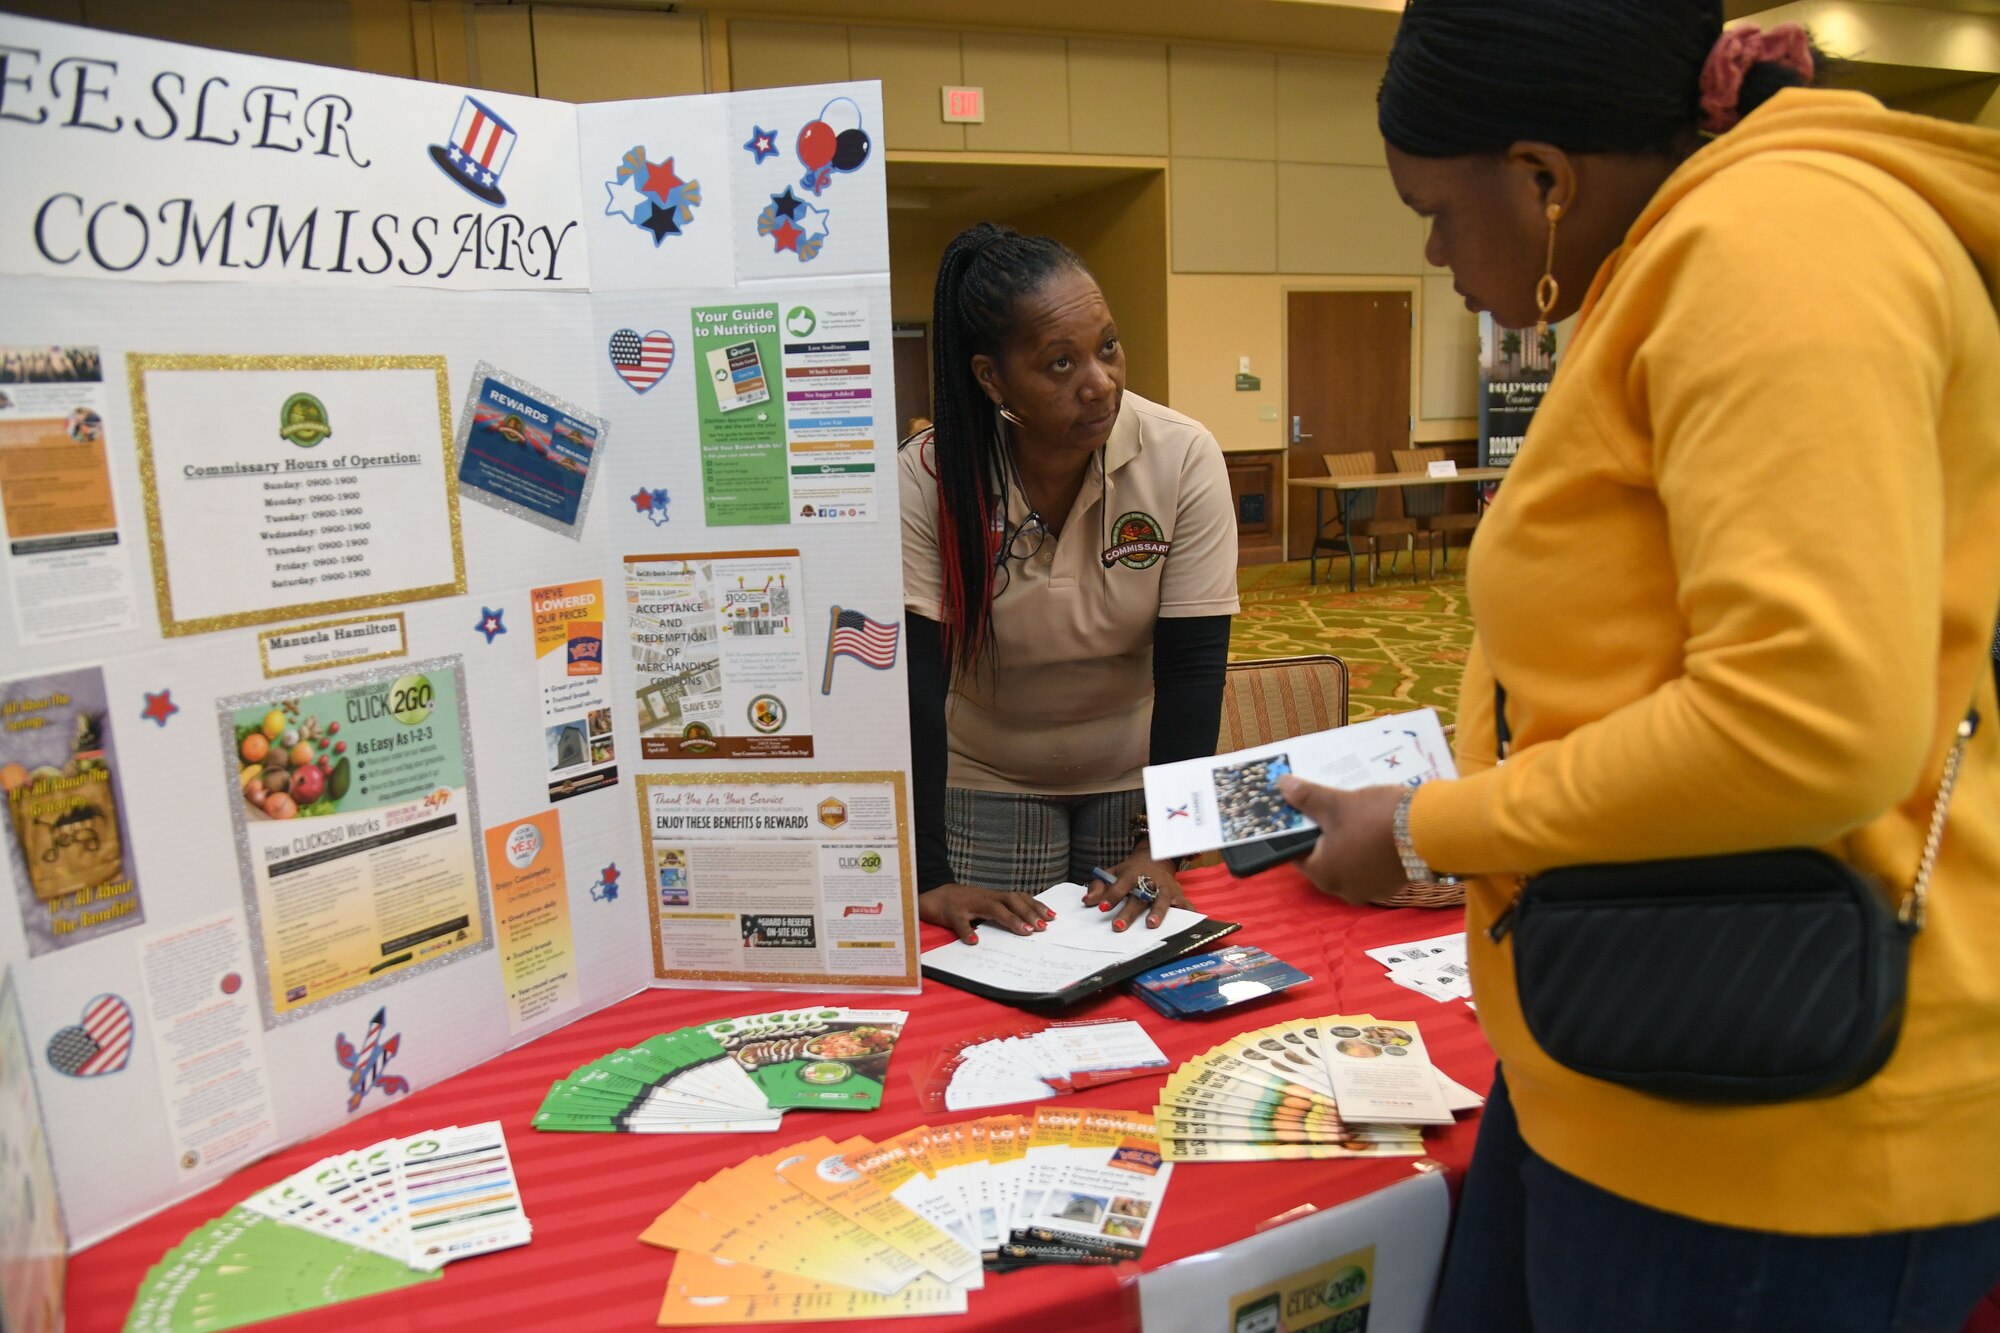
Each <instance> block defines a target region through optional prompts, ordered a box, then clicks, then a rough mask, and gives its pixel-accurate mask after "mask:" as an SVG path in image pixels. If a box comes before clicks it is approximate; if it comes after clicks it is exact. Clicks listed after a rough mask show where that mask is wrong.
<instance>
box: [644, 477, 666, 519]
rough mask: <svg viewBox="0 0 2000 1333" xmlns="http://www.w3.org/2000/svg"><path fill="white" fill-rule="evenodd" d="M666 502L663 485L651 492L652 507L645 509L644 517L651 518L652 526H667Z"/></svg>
mask: <svg viewBox="0 0 2000 1333" xmlns="http://www.w3.org/2000/svg"><path fill="white" fill-rule="evenodd" d="M667 503H668V497H667V492H666V488H665V487H661V488H660V489H659V490H657V491H654V492H653V507H652V508H651V509H649V510H647V511H646V517H647V518H650V519H652V520H653V526H654V527H656V528H664V527H665V526H667Z"/></svg>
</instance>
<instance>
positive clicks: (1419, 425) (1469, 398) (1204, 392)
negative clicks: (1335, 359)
mask: <svg viewBox="0 0 2000 1333" xmlns="http://www.w3.org/2000/svg"><path fill="white" fill-rule="evenodd" d="M1356 290H1361V291H1406V292H1409V293H1410V294H1411V310H1412V312H1413V313H1414V315H1415V319H1416V326H1415V328H1414V329H1413V330H1412V336H1413V337H1414V339H1415V346H1416V347H1417V348H1418V349H1419V350H1420V351H1421V352H1422V356H1421V357H1415V356H1413V357H1412V358H1411V365H1410V370H1411V382H1410V402H1411V404H1412V405H1413V409H1414V411H1413V415H1415V416H1416V417H1417V422H1416V427H1415V431H1414V436H1415V439H1416V440H1417V441H1419V442H1426V441H1432V440H1462V439H1470V438H1472V437H1473V436H1474V435H1476V434H1477V433H1478V432H1477V420H1476V418H1477V416H1478V413H1479V406H1478V399H1477V393H1478V386H1479V322H1478V320H1477V319H1476V318H1475V317H1473V316H1472V315H1471V314H1469V312H1467V311H1466V309H1465V307H1464V303H1463V302H1461V301H1460V300H1459V299H1458V298H1457V297H1456V296H1455V295H1453V294H1452V290H1451V279H1450V278H1448V277H1447V278H1445V279H1444V280H1443V281H1442V283H1439V282H1437V281H1435V280H1429V279H1425V278H1418V277H1393V276H1390V277H1351V278H1319V277H1302V276H1294V275H1290V274H1275V273H1273V274H1221V273H1176V274H1174V275H1173V276H1172V277H1171V278H1169V279H1168V284H1167V345H1168V347H1169V348H1170V349H1171V351H1172V355H1173V362H1172V366H1171V375H1170V386H1169V394H1170V397H1169V399H1168V401H1169V402H1171V403H1172V404H1173V405H1174V407H1175V408H1176V409H1178V410H1180V411H1182V412H1185V413H1187V414H1188V415H1189V416H1191V417H1194V418H1196V419H1197V420H1199V421H1201V422H1203V423H1205V424H1206V425H1207V426H1208V428H1209V429H1210V430H1212V431H1214V432H1215V437H1216V438H1217V439H1218V440H1220V441H1221V442H1222V447H1223V449H1224V450H1225V451H1239V450H1245V449H1275V448H1279V447H1282V446H1283V445H1284V444H1285V443H1286V436H1285V423H1286V420H1287V417H1286V413H1285V387H1286V386H1285V293H1286V292H1289V291H1356ZM1440 293H1441V294H1440ZM1245 356H1247V357H1249V358H1250V373H1251V374H1253V375H1255V376H1257V377H1258V378H1259V379H1260V380H1262V381H1263V385H1262V387H1261V388H1259V389H1258V390H1256V391H1255V392H1251V393H1241V392H1238V391H1237V389H1236V367H1237V364H1238V359H1239V358H1241V357H1245ZM1426 365H1428V366H1430V367H1431V369H1430V370H1429V371H1428V372H1427V371H1426V369H1425V366H1426ZM1439 367H1442V368H1444V369H1443V372H1440V370H1439V369H1438V368H1439ZM1426 408H1429V409H1431V410H1430V411H1429V412H1428V413H1427V412H1426V411H1425V409H1426ZM1265 412H1269V413H1270V415H1271V418H1272V419H1271V420H1268V421H1267V420H1264V419H1263V414H1264V413H1265ZM1426 415H1428V416H1430V417H1431V418H1432V419H1431V420H1429V421H1426V420H1425V419H1424V418H1425V416H1426Z"/></svg>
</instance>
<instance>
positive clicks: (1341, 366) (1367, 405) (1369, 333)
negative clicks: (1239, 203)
mask: <svg viewBox="0 0 2000 1333" xmlns="http://www.w3.org/2000/svg"><path fill="white" fill-rule="evenodd" d="M1411 329H1412V321H1411V315H1410V293H1408V292H1289V293H1287V294H1286V297H1285V367H1286V373H1285V394H1286V402H1285V421H1284V427H1285V439H1286V440H1287V441H1288V442H1289V444H1288V448H1289V450H1290V457H1289V459H1288V464H1289V467H1290V472H1289V474H1288V475H1290V476H1292V477H1323V476H1325V475H1326V465H1325V463H1323V462H1322V461H1321V458H1320V456H1321V455H1322V454H1352V453H1363V452H1366V453H1372V454H1374V455H1375V461H1376V468H1375V470H1376V471H1377V472H1394V471H1395V470H1396V465H1395V462H1394V460H1393V459H1392V458H1391V457H1390V451H1391V450H1394V449H1401V448H1403V447H1404V446H1405V445H1407V444H1408V443H1409V440H1410V334H1411ZM1294 422H1296V423H1297V424H1296V428H1295V427H1294ZM1286 490H1287V492H1288V498H1289V500H1290V511H1289V515H1288V518H1287V521H1286V523H1285V556H1286V558H1287V559H1289V560H1301V559H1304V558H1305V556H1306V555H1307V554H1308V553H1309V552H1310V551H1311V550H1312V541H1313V493H1312V492H1311V491H1309V490H1301V489H1300V488H1298V487H1296V486H1288V487H1286ZM1325 512H1326V514H1327V515H1328V516H1329V517H1331V516H1333V515H1334V514H1335V513H1336V512H1337V509H1336V507H1335V505H1334V502H1333V496H1332V495H1331V493H1329V494H1328V495H1327V497H1326V505H1325ZM1375 512H1376V516H1377V517H1378V518H1393V517H1396V516H1398V515H1400V514H1401V513H1402V512H1403V511H1402V504H1401V501H1400V500H1399V498H1398V497H1397V495H1396V493H1395V492H1394V491H1384V492H1383V493H1382V497H1381V500H1380V502H1379V503H1378V505H1377V507H1376V511H1375Z"/></svg>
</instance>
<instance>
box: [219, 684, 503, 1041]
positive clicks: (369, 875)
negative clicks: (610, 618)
mask: <svg viewBox="0 0 2000 1333" xmlns="http://www.w3.org/2000/svg"><path fill="white" fill-rule="evenodd" d="M292 690H296V691H297V692H296V693H293V692H292ZM464 701H465V680H464V671H463V667H462V665H461V663H460V662H459V659H457V658H455V657H444V658H433V659H431V660H429V661H423V662H408V663H398V664H396V665H395V666H393V667H387V668H383V669H381V670H377V671H367V672H358V673H355V674H353V675H347V676H339V677H333V678H330V679H325V680H317V681H310V682H307V683H305V684H303V685H299V686H294V687H289V688H288V689H284V690H277V689H271V690H264V691H259V692H256V693H254V694H247V695H236V696H234V697H231V698H227V699H223V700H221V701H220V703H219V704H218V707H217V711H218V714H219V717H218V721H219V724H220V728H221V733H222V740H223V743H224V745H225V746H227V747H228V754H229V763H228V765H227V768H228V773H229V778H228V781H229V784H230V793H229V798H230V799H229V805H230V811H231V816H232V819H233V821H234V823H235V827H236V841H237V853H238V858H239V861H240V863H241V867H242V873H243V892H244V898H245V906H246V909H247V911H248V915H249V918H250V926H251V931H250V934H251V948H252V951H253V952H254V953H255V954H256V956H257V982H258V986H259V989H260V993H261V995H262V997H263V1000H264V1004H265V1024H266V1026H275V1025H276V1024H278V1023H282V1022H287V1021H290V1020H291V1019H294V1018H297V1017H299V1016H301V1015H303V1014H305V1013H307V1012H310V1011H311V1010H313V1009H315V1008H318V1007H319V1006H321V1005H322V1004H324V1003H326V1002H327V1001H329V1000H332V999H334V998H335V997H338V996H343V995H346V994H349V993H351V992H356V991H359V990H364V989H375V988H377V987H380V986H385V985H390V984H393V983H394V981H396V980H397V979H398V978H400V977H401V976H402V975H405V974H407V973H408V972H410V971H412V970H413V969H417V968H421V967H426V966H428V965H432V964H436V963H439V962H442V961H445V960H447V959H452V958H455V957H456V956H460V955H465V954H471V953H476V952H480V951H483V950H485V949H489V948H491V947H492V935H493V932H492V926H491V922H490V920H489V918H488V915H487V913H488V912H489V910H490V909H489V908H488V906H487V902H486V895H485V894H484V893H482V892H481V891H480V885H481V884H482V883H483V881H484V875H483V869H482V867H481V864H480V858H481V848H480V840H479V831H478V827H477V825H478V818H477V816H478V808H477V801H476V799H475V797H474V794H473V789H472V778H471V768H472V764H471V756H470V754H469V753H468V744H469V742H468V741H467V740H466V735H467V732H466V727H465V714H464V707H465V703H464Z"/></svg>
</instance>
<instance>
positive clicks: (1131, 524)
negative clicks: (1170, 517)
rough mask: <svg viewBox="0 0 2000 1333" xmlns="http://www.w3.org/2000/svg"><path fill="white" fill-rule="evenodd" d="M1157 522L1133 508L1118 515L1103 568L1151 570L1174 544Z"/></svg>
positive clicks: (1150, 516) (1105, 553) (1149, 515)
mask: <svg viewBox="0 0 2000 1333" xmlns="http://www.w3.org/2000/svg"><path fill="white" fill-rule="evenodd" d="M1166 538H1167V534H1166V532H1165V531H1164V530H1163V529H1162V528H1161V527H1160V522H1159V520H1158V519H1156V518H1154V517H1153V516H1152V515H1151V514H1147V513H1143V512H1141V511H1140V510H1137V509H1134V510H1131V511H1129V512H1127V513H1124V514H1120V515H1119V516H1118V523H1117V526H1116V527H1115V528H1114V529H1113V530H1112V545H1111V546H1109V547H1107V548H1106V549H1105V552H1104V557H1103V558H1104V567H1105V568H1106V569H1109V568H1111V566H1113V565H1115V564H1122V565H1124V566H1125V568H1127V569H1151V568H1152V567H1153V566H1154V565H1156V564H1158V563H1159V562H1160V558H1161V557H1162V556H1164V555H1166V553H1167V551H1168V550H1169V549H1171V548H1172V546H1173V543H1172V542H1170V541H1168V540H1167V539H1166Z"/></svg>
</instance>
